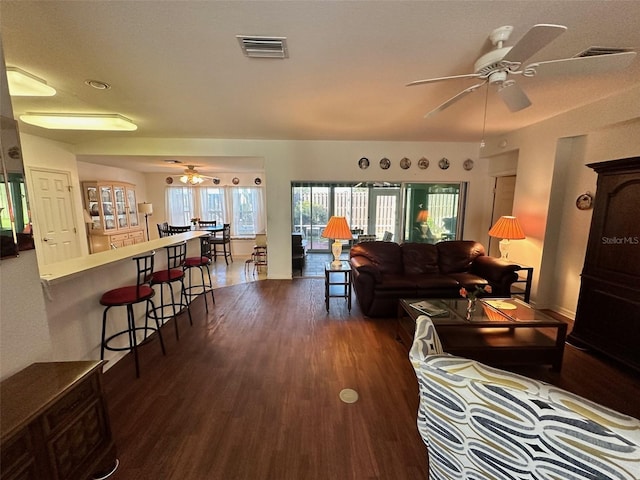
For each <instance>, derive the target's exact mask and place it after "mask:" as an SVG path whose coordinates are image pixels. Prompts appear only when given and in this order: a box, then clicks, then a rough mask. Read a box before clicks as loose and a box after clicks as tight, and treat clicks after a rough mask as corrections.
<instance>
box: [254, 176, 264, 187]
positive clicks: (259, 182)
mask: <svg viewBox="0 0 640 480" xmlns="http://www.w3.org/2000/svg"><path fill="white" fill-rule="evenodd" d="M253 183H255V184H256V185H260V184H261V183H262V179H261V178H260V177H256V178H255V180H254V181H253Z"/></svg>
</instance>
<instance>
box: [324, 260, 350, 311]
mask: <svg viewBox="0 0 640 480" xmlns="http://www.w3.org/2000/svg"><path fill="white" fill-rule="evenodd" d="M335 297H337V298H346V299H347V307H348V308H349V312H351V266H350V265H349V262H340V266H339V267H334V266H332V265H331V263H325V264H324V303H325V306H326V307H327V312H328V311H329V299H330V298H335Z"/></svg>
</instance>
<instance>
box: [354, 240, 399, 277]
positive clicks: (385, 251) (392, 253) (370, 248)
mask: <svg viewBox="0 0 640 480" xmlns="http://www.w3.org/2000/svg"><path fill="white" fill-rule="evenodd" d="M349 256H350V257H357V256H363V257H365V258H367V259H369V260H370V261H371V263H373V264H374V265H375V266H376V267H378V268H379V269H380V273H383V274H384V273H402V268H403V266H402V250H401V249H400V245H398V244H397V243H394V242H363V243H358V244H356V245H354V246H353V247H351V250H350V252H349Z"/></svg>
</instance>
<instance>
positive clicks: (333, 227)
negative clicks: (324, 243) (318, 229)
mask: <svg viewBox="0 0 640 480" xmlns="http://www.w3.org/2000/svg"><path fill="white" fill-rule="evenodd" d="M322 237H324V238H333V239H335V240H351V239H352V238H353V234H352V233H351V229H350V228H349V224H348V223H347V219H346V218H344V217H331V218H330V219H329V223H328V224H327V226H326V227H325V229H324V231H323V232H322Z"/></svg>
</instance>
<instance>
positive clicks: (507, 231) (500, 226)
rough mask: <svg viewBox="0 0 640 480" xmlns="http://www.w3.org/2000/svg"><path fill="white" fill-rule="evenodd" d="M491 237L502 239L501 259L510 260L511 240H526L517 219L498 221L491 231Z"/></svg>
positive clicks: (504, 218)
mask: <svg viewBox="0 0 640 480" xmlns="http://www.w3.org/2000/svg"><path fill="white" fill-rule="evenodd" d="M489 236H491V237H497V238H502V240H500V259H501V260H508V257H509V248H510V246H511V245H510V240H523V239H524V238H526V237H525V236H524V232H523V231H522V227H521V226H520V223H519V222H518V219H517V218H516V217H512V216H503V217H500V218H499V219H498V221H497V222H496V223H495V225H494V226H493V227H491V230H489Z"/></svg>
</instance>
